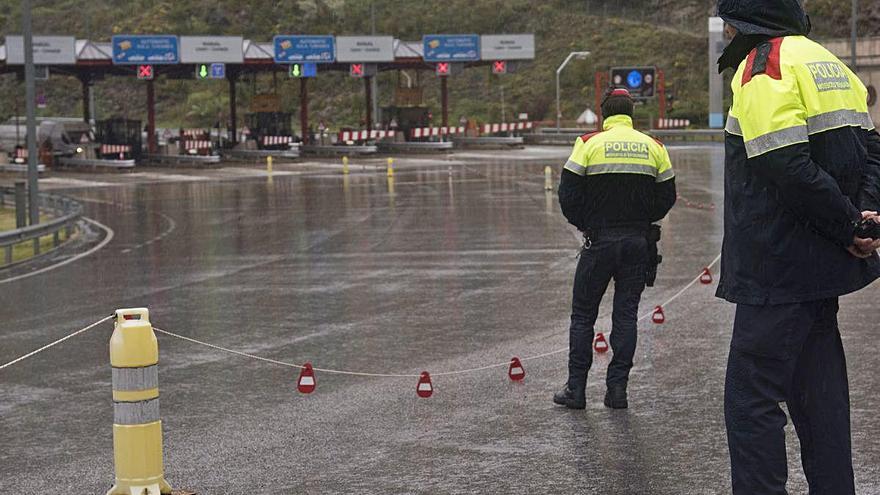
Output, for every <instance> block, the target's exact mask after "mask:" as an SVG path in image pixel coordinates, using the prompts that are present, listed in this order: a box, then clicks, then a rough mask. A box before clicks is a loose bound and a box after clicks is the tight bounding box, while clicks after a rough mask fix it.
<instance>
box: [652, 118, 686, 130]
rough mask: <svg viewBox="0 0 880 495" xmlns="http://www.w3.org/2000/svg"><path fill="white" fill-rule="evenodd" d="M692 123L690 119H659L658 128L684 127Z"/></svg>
mask: <svg viewBox="0 0 880 495" xmlns="http://www.w3.org/2000/svg"><path fill="white" fill-rule="evenodd" d="M690 125H691V121H690V120H688V119H657V129H684V128H685V127H689V126H690Z"/></svg>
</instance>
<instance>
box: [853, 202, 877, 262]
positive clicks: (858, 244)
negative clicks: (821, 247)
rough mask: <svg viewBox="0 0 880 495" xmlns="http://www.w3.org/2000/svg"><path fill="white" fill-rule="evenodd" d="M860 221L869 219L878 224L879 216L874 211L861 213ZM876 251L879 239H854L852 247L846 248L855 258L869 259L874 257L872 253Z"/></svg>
mask: <svg viewBox="0 0 880 495" xmlns="http://www.w3.org/2000/svg"><path fill="white" fill-rule="evenodd" d="M862 219H863V220H867V219H870V220H873V221H875V222H877V223H880V216H878V215H877V212H876V211H863V212H862ZM878 249H880V239H877V240H874V239H862V238H860V237H856V238H854V239H853V245H852V246H850V247H848V248H847V251H849V253H850V254H851V255H853V256H855V257H856V258H870V257H871V256H874V252H875V251H877V250H878Z"/></svg>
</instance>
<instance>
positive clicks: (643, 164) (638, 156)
mask: <svg viewBox="0 0 880 495" xmlns="http://www.w3.org/2000/svg"><path fill="white" fill-rule="evenodd" d="M603 129H604V130H603V131H602V132H596V133H592V134H585V135H583V136H581V137H579V138H578V139H577V141H576V142H575V145H574V149H573V150H572V152H571V157H570V158H569V159H568V162H566V164H565V169H566V170H569V171H571V172H574V173H575V174H577V175H580V176H584V175H600V174H620V173H624V174H641V175H649V176H651V177H653V178H654V179H655V180H656V182H664V181H667V180H669V179H672V178H673V177H675V173H674V172H673V171H672V162H671V161H670V159H669V152H667V151H666V147H665V146H663V144H662V143H661V142H660V141H657V140H655V139H654V138H652V137H650V136H648V135H646V134H643V133H641V132H639V131H637V130H635V129H634V128H633V123H632V118H631V117H629V116H628V115H614V116H612V117H609V118H608V119H606V120H605V122H604V124H603Z"/></svg>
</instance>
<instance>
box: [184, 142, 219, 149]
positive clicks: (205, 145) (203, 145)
mask: <svg viewBox="0 0 880 495" xmlns="http://www.w3.org/2000/svg"><path fill="white" fill-rule="evenodd" d="M212 147H213V144H212V143H211V141H205V140H202V139H198V140H192V141H184V142H183V149H185V150H187V151H201V150H210V149H211V148H212Z"/></svg>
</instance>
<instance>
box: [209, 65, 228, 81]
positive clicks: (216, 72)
mask: <svg viewBox="0 0 880 495" xmlns="http://www.w3.org/2000/svg"><path fill="white" fill-rule="evenodd" d="M211 79H226V64H211Z"/></svg>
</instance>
